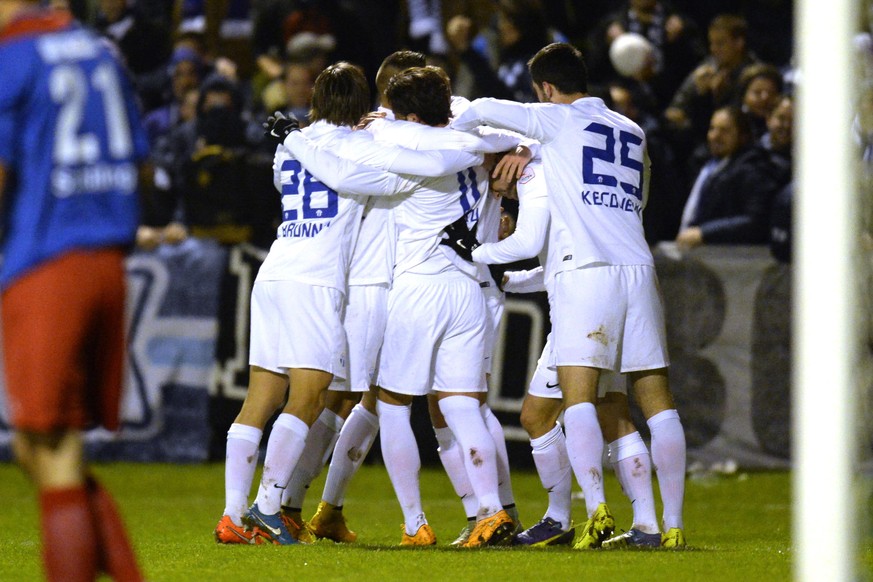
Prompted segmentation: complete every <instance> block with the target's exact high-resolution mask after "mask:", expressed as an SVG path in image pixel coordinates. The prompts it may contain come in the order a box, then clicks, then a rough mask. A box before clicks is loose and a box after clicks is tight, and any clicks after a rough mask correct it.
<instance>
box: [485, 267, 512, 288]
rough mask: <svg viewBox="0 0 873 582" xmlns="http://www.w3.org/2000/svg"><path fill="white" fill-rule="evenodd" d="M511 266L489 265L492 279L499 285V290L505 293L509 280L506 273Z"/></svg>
mask: <svg viewBox="0 0 873 582" xmlns="http://www.w3.org/2000/svg"><path fill="white" fill-rule="evenodd" d="M508 268H509V265H488V271H489V272H490V273H491V278H492V279H494V282H495V283H497V288H498V289H500V290H501V291H503V286H504V285H506V282H507V281H508V280H509V277H507V276H506V271H507V269H508Z"/></svg>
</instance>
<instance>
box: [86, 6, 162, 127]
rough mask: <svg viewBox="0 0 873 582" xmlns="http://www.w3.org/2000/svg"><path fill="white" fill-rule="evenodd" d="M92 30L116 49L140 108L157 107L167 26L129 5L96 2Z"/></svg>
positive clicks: (159, 100)
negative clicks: (112, 43)
mask: <svg viewBox="0 0 873 582" xmlns="http://www.w3.org/2000/svg"><path fill="white" fill-rule="evenodd" d="M94 27H95V28H96V29H97V30H99V31H100V32H101V33H102V34H103V35H105V36H106V37H107V38H109V39H110V40H112V42H114V43H115V45H116V46H118V49H119V50H120V51H121V54H122V55H123V56H124V60H125V62H126V64H127V67H128V69H129V70H130V73H131V76H132V77H133V80H134V84H135V86H136V90H137V93H138V94H139V97H140V99H141V100H142V102H143V108H144V109H145V110H146V111H148V110H150V109H152V108H154V107H156V106H158V104H160V102H161V93H162V91H163V87H164V82H165V79H166V71H165V66H166V63H167V61H168V60H169V58H170V51H171V50H172V48H171V41H170V27H169V24H168V23H165V22H162V21H160V20H150V19H148V18H146V17H145V15H144V14H143V13H142V12H140V11H139V10H138V9H137V6H136V4H135V3H133V2H128V1H127V0H100V1H99V3H98V4H97V12H96V17H95V22H94Z"/></svg>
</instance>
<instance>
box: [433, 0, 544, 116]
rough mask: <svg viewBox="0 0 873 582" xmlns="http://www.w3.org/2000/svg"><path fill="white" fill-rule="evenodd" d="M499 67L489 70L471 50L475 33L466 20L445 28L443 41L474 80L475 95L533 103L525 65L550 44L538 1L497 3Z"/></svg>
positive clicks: (455, 19) (461, 18)
mask: <svg viewBox="0 0 873 582" xmlns="http://www.w3.org/2000/svg"><path fill="white" fill-rule="evenodd" d="M497 33H498V42H499V44H500V47H499V63H498V64H497V69H496V70H495V69H494V68H492V66H491V63H489V62H488V59H486V58H485V57H484V56H483V55H482V54H480V53H479V52H477V51H476V50H475V49H474V48H473V39H474V38H475V36H476V31H475V30H474V27H473V21H472V19H470V18H469V17H467V16H464V15H459V16H455V17H453V18H452V19H451V20H449V22H448V23H447V24H446V38H447V39H448V41H449V44H450V45H451V46H452V49H453V50H454V51H455V53H456V54H457V55H458V57H459V58H460V60H461V62H462V63H463V64H464V65H465V66H466V67H467V68H468V69H469V70H470V73H471V74H472V76H473V78H474V79H475V80H476V95H477V96H482V97H495V98H498V99H511V100H514V101H521V102H535V101H536V100H537V99H536V95H535V94H534V92H533V86H532V85H531V79H530V73H529V72H528V70H527V62H528V60H530V58H531V57H532V56H533V55H534V54H536V52H537V51H538V50H540V49H541V48H543V47H544V46H545V45H547V44H548V43H549V42H550V39H551V37H550V32H549V28H548V24H547V23H546V16H545V12H544V11H543V7H542V4H541V3H540V2H539V0H500V1H499V2H498V3H497Z"/></svg>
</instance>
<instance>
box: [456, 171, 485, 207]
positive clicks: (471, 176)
mask: <svg viewBox="0 0 873 582" xmlns="http://www.w3.org/2000/svg"><path fill="white" fill-rule="evenodd" d="M458 186H459V188H460V190H461V196H460V201H461V208H463V209H464V214H467V213H468V212H470V209H471V208H473V207H474V206H476V203H477V202H478V201H479V198H481V197H482V193H481V192H479V182H478V181H477V180H476V170H474V169H473V168H467V169H466V170H464V171H463V172H458Z"/></svg>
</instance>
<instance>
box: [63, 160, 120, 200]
mask: <svg viewBox="0 0 873 582" xmlns="http://www.w3.org/2000/svg"><path fill="white" fill-rule="evenodd" d="M51 181H52V192H53V193H54V195H55V196H57V197H58V198H68V197H70V196H73V195H75V194H102V193H107V192H121V193H122V194H133V193H134V191H135V190H136V185H137V170H136V167H135V166H134V165H133V164H96V165H93V166H85V167H80V168H70V167H60V168H55V169H54V171H52V176H51Z"/></svg>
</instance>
